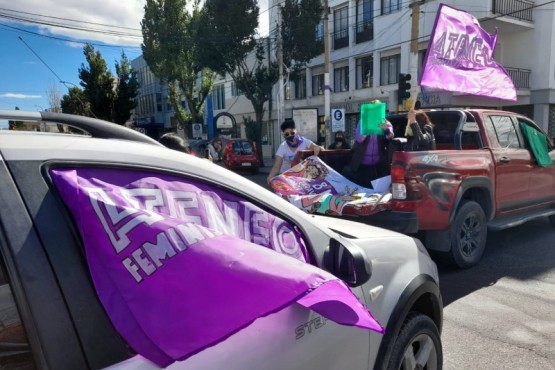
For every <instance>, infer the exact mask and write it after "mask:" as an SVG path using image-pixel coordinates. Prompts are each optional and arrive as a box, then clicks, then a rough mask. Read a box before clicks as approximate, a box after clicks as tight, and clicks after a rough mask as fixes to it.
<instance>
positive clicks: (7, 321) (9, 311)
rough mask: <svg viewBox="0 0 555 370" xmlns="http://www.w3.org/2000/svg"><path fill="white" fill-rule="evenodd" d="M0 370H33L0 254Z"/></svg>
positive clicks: (26, 342) (29, 350) (33, 366)
mask: <svg viewBox="0 0 555 370" xmlns="http://www.w3.org/2000/svg"><path fill="white" fill-rule="evenodd" d="M0 369H13V370H15V369H17V370H31V369H35V365H34V362H33V358H32V355H31V349H30V346H29V341H28V340H27V336H26V335H25V329H24V327H23V324H22V322H21V317H20V315H19V311H18V308H17V305H16V303H15V299H14V296H13V294H12V289H11V286H10V282H9V279H8V276H7V273H6V269H5V268H4V261H3V259H2V255H1V254H0Z"/></svg>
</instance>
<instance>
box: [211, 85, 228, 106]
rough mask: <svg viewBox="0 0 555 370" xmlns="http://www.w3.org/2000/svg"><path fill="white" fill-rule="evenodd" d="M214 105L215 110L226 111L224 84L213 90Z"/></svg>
mask: <svg viewBox="0 0 555 370" xmlns="http://www.w3.org/2000/svg"><path fill="white" fill-rule="evenodd" d="M212 104H213V105H214V110H220V109H225V87H224V84H220V85H215V86H214V88H213V90H212Z"/></svg>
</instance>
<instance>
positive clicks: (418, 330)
mask: <svg viewBox="0 0 555 370" xmlns="http://www.w3.org/2000/svg"><path fill="white" fill-rule="evenodd" d="M442 366H443V351H442V348H441V340H440V337H439V331H438V329H437V327H436V325H435V324H434V322H433V321H432V319H430V318H429V317H428V316H426V315H423V314H421V313H417V312H412V313H410V314H409V315H408V316H407V318H406V320H405V322H404V323H403V326H402V327H401V331H400V332H399V336H398V337H397V340H395V344H394V345H393V350H392V352H391V363H390V366H388V367H387V368H388V369H396V370H408V369H410V370H415V369H428V370H441V368H442Z"/></svg>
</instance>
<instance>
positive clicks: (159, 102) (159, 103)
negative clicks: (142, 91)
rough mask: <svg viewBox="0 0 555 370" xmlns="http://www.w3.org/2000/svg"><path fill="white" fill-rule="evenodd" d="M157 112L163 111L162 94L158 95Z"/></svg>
mask: <svg viewBox="0 0 555 370" xmlns="http://www.w3.org/2000/svg"><path fill="white" fill-rule="evenodd" d="M156 111H157V112H161V111H162V94H160V93H156Z"/></svg>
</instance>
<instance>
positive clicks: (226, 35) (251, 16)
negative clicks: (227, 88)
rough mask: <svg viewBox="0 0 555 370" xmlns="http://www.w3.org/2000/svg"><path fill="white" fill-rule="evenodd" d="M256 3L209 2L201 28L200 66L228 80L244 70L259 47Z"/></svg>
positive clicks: (243, 0)
mask: <svg viewBox="0 0 555 370" xmlns="http://www.w3.org/2000/svg"><path fill="white" fill-rule="evenodd" d="M258 14H259V8H258V2H257V1H256V0H235V1H229V0H206V2H205V4H204V8H203V9H202V12H201V20H200V22H199V25H198V28H197V29H198V35H199V36H198V39H199V42H200V43H201V44H202V45H203V46H204V47H203V48H202V50H201V53H200V54H199V61H200V63H201V64H202V65H203V66H205V67H207V68H210V69H212V70H213V71H215V72H217V73H219V74H220V75H222V76H224V75H225V74H226V73H229V74H233V73H234V72H235V70H236V69H237V68H240V67H241V64H242V62H243V61H244V60H245V58H246V57H247V55H248V54H249V53H250V52H251V51H253V50H254V48H255V47H256V38H255V37H256V28H257V26H258Z"/></svg>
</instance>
